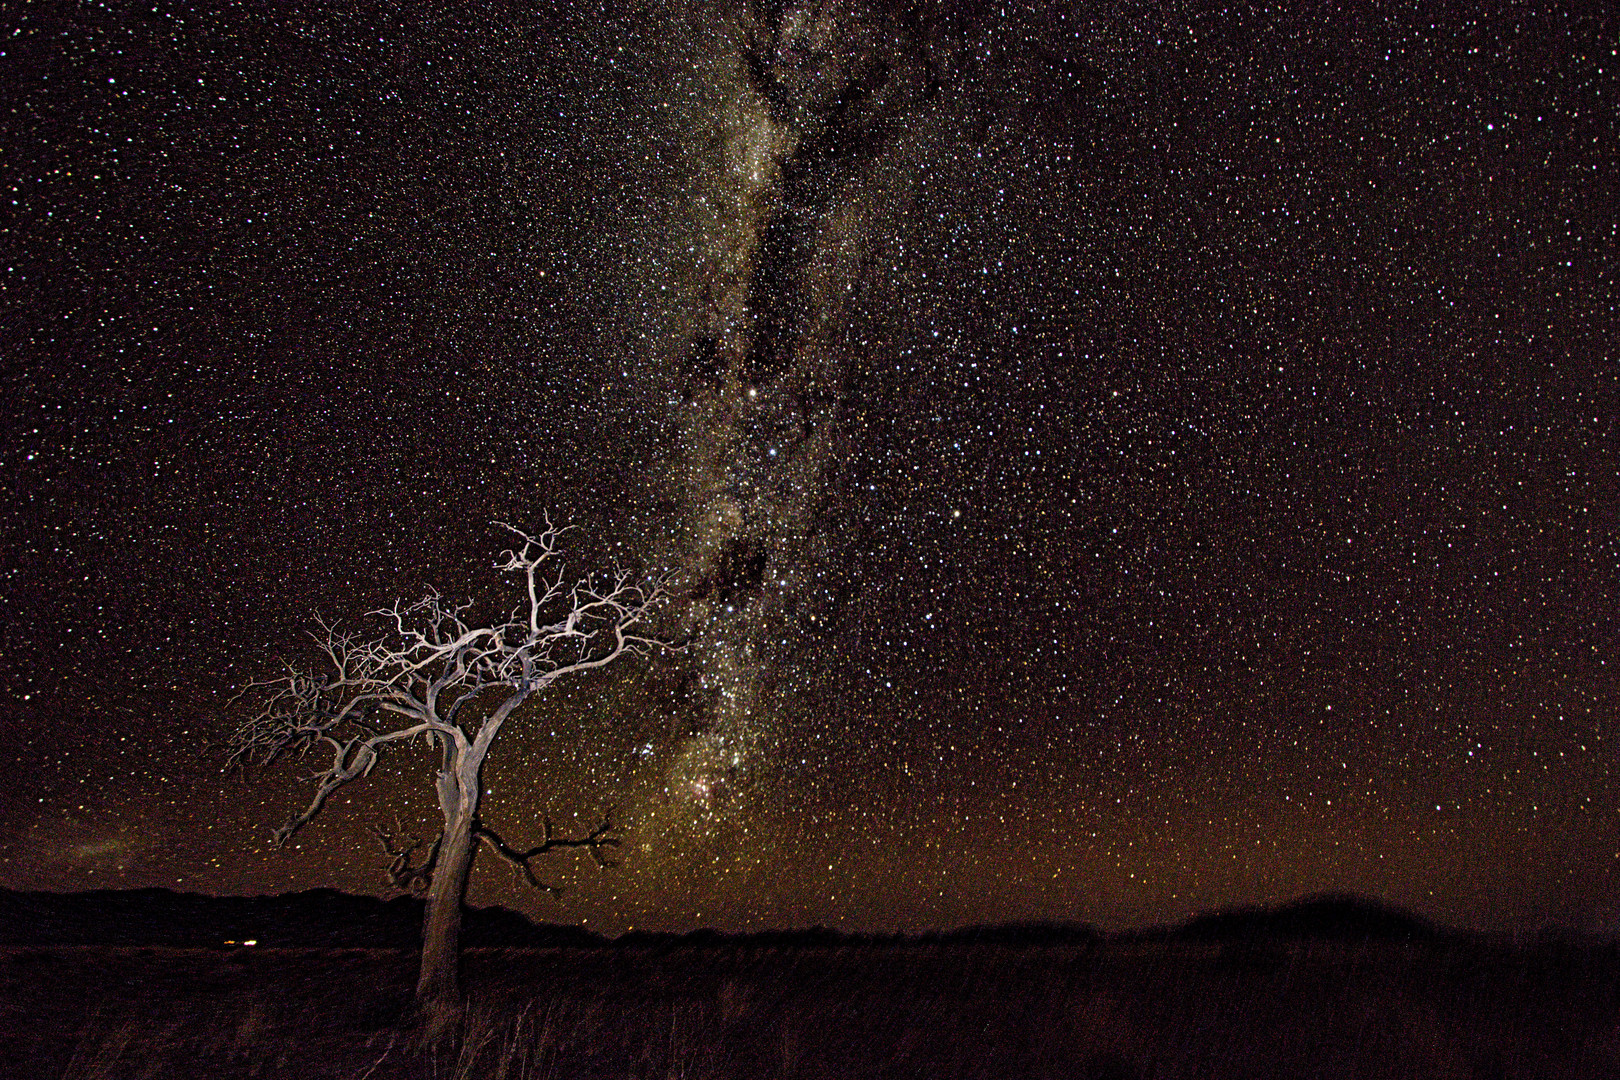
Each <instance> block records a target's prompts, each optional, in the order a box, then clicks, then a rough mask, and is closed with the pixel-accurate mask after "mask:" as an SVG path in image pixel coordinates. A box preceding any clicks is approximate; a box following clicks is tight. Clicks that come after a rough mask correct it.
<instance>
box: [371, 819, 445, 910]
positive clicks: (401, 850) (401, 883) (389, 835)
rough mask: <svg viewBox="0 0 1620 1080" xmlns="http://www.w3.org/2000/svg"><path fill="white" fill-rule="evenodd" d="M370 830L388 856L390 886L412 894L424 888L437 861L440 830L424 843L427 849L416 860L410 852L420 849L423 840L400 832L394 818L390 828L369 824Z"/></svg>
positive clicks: (441, 838)
mask: <svg viewBox="0 0 1620 1080" xmlns="http://www.w3.org/2000/svg"><path fill="white" fill-rule="evenodd" d="M371 832H372V835H374V836H376V838H377V839H378V840H379V841H381V842H382V846H383V850H384V851H386V852H387V853H388V854H389V856H390V857H391V861H390V862H389V864H388V870H387V873H388V880H389V881H390V882H391V883H392V884H393V886H394V888H396V889H400V890H403V891H405V892H408V893H410V894H412V895H413V896H420V895H422V894H423V893H425V892H427V889H428V886H429V885H431V884H432V883H433V868H434V866H436V865H437V864H438V862H439V845H440V843H441V842H442V841H443V840H444V834H443V833H440V834H439V835H438V836H435V837H434V838H433V842H432V843H431V844H426V847H427V852H426V854H425V855H424V856H423V859H422V861H421V862H420V863H418V862H416V861H415V860H414V859H413V858H412V856H414V855H415V854H416V853H417V852H418V851H420V850H421V849H422V847H423V846H424V844H425V841H423V840H422V839H420V838H419V837H415V836H402V835H401V834H402V833H403V832H404V829H403V828H401V827H400V824H399V822H398V821H397V820H396V821H395V822H394V827H393V828H392V829H384V828H382V827H381V826H378V825H373V826H372V828H371ZM402 840H403V841H405V842H406V843H405V846H403V847H402V846H400V845H401V841H402Z"/></svg>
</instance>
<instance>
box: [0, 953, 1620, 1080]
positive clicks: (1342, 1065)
mask: <svg viewBox="0 0 1620 1080" xmlns="http://www.w3.org/2000/svg"><path fill="white" fill-rule="evenodd" d="M466 974H467V984H468V986H469V987H470V988H471V996H472V1006H471V1008H470V1010H469V1012H468V1015H467V1019H466V1022H465V1025H464V1039H463V1043H462V1046H461V1047H460V1048H459V1050H457V1051H454V1052H451V1053H448V1054H445V1055H443V1056H441V1057H440V1059H438V1060H425V1059H418V1058H413V1057H412V1056H411V1055H410V1054H409V1053H407V1052H406V1050H405V1049H404V1045H405V1043H404V1040H403V1038H402V1037H401V1036H399V1035H397V1034H396V1032H395V1025H396V1023H397V1021H398V1020H399V1018H400V1016H401V1014H402V1012H403V1010H404V1008H405V1006H406V1004H407V1002H408V1000H409V995H410V992H411V988H412V985H413V981H414V977H415V956H414V955H413V954H412V953H411V952H410V951H409V950H396V949H376V950H367V949H283V948H263V947H259V948H241V949H235V950H223V949H173V948H130V947H120V948H94V947H33V948H17V947H13V948H7V949H4V950H0V1031H3V1032H4V1034H3V1035H0V1075H4V1076H7V1077H49V1078H70V1077H71V1078H88V1077H97V1078H103V1077H106V1078H111V1077H173V1076H209V1077H236V1076H240V1077H298V1078H308V1077H354V1078H360V1077H373V1078H378V1080H382V1078H386V1077H511V1078H519V1077H532V1078H539V1077H550V1078H576V1077H577V1078H586V1077H590V1078H598V1077H600V1078H608V1077H612V1078H615V1080H621V1078H627V1077H635V1078H649V1080H650V1078H654V1077H656V1078H657V1080H669V1078H673V1077H683V1078H698V1077H713V1078H717V1080H718V1078H733V1077H735V1078H739V1080H741V1078H747V1080H764V1078H774V1077H782V1078H788V1077H800V1078H812V1077H815V1078H824V1077H840V1078H841V1077H897V1078H898V1077H919V1078H922V1077H926V1078H930V1080H934V1078H946V1077H1013V1078H1016V1077H1054V1078H1055V1077H1078V1078H1086V1077H1090V1078H1096V1080H1102V1078H1108V1080H1114V1078H1121V1080H1123V1078H1127V1077H1142V1078H1145V1077H1156V1078H1171V1077H1176V1078H1180V1077H1186V1078H1194V1077H1197V1078H1211V1080H1214V1078H1224V1077H1231V1078H1234V1080H1236V1078H1243V1080H1260V1078H1266V1077H1278V1078H1283V1077H1287V1078H1290V1080H1293V1078H1301V1077H1344V1078H1346V1080H1350V1078H1355V1080H1368V1078H1378V1077H1392V1078H1393V1077H1401V1078H1427V1077H1436V1078H1438V1077H1446V1078H1458V1080H1462V1078H1478V1080H1496V1078H1507V1077H1514V1078H1519V1077H1522V1078H1526V1080H1556V1078H1563V1077H1582V1078H1585V1077H1611V1076H1620V964H1617V961H1616V953H1615V952H1614V950H1613V949H1612V948H1610V947H1603V948H1597V947H1575V946H1573V945H1555V944H1543V945H1538V946H1534V947H1525V948H1517V949H1515V948H1510V947H1507V946H1505V945H1503V946H1490V945H1482V944H1477V943H1476V944H1474V945H1471V946H1464V945H1461V944H1458V943H1457V942H1450V943H1447V942H1416V943H1413V942H1407V943H1400V942H1389V941H1378V942H1362V943H1347V942H1331V941H1280V940H1274V941H1262V940H1245V941H1229V942H1227V943H1224V944H1222V943H1199V942H1189V941H1185V940H1174V939H1160V940H1144V939H1137V940H1117V939H1116V940H1109V941H1097V942H1092V943H1089V944H1088V943H1084V942H1071V943H1068V944H1054V945H1040V944H1036V943H1029V944H998V943H984V942H977V943H976V942H974V941H971V940H966V939H958V940H949V941H942V942H936V943H931V944H930V943H918V942H909V943H890V944H883V943H864V944H841V945H827V946H815V945H800V946H779V947H770V946H761V945H751V944H746V943H737V942H718V943H714V944H708V945H692V944H664V945H657V944H646V945H636V946H620V947H611V946H609V947H597V948H565V949H475V950H471V951H470V952H469V953H468V955H467V963H466Z"/></svg>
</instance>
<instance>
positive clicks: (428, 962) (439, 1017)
mask: <svg viewBox="0 0 1620 1080" xmlns="http://www.w3.org/2000/svg"><path fill="white" fill-rule="evenodd" d="M474 820H475V814H474V812H473V810H472V809H471V808H469V807H466V806H459V807H457V808H456V812H455V814H454V815H453V816H449V817H447V820H446V821H445V827H444V839H443V840H442V841H441V843H440V846H439V857H438V861H437V863H436V864H435V865H434V867H433V881H432V884H431V885H430V887H429V889H428V899H427V911H426V913H425V915H424V918H423V924H422V971H421V974H420V976H419V977H418V978H417V982H416V1007H417V1011H418V1013H419V1014H420V1016H421V1020H422V1024H423V1037H424V1039H425V1040H426V1041H429V1042H436V1041H438V1040H439V1039H440V1038H442V1037H443V1036H444V1035H446V1034H449V1033H450V1031H452V1030H454V1028H455V1025H456V1023H457V1021H458V1020H459V1019H460V1017H461V908H462V904H463V903H464V902H465V901H466V898H467V874H468V871H470V870H471V869H472V861H473V855H475V854H476V853H477V848H476V843H477V840H476V838H475V837H474V836H473V832H472V826H473V821H474Z"/></svg>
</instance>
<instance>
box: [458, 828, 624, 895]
mask: <svg viewBox="0 0 1620 1080" xmlns="http://www.w3.org/2000/svg"><path fill="white" fill-rule="evenodd" d="M473 831H474V833H475V834H476V835H477V837H478V839H480V840H482V841H483V842H484V843H485V844H487V845H489V848H490V850H492V851H494V852H495V853H496V854H497V855H499V856H500V857H501V858H503V859H505V860H506V861H507V862H509V863H511V864H512V865H513V866H515V867H517V868H518V869H519V870H521V871H522V872H523V877H524V879H525V880H527V881H528V883H529V884H530V885H532V886H534V887H535V888H537V889H542V890H544V891H545V892H551V893H555V892H561V891H562V890H560V889H558V888H557V887H556V886H554V885H547V884H545V883H544V882H542V881H541V880H540V879H539V878H537V877H535V876H534V867H533V866H532V865H530V863H531V861H532V860H533V859H536V858H538V857H539V856H541V855H544V854H545V853H546V852H548V851H556V850H558V849H559V848H586V849H588V850H589V851H590V853H591V858H592V859H594V860H595V861H596V865H598V866H601V867H612V866H617V865H618V863H615V862H610V861H609V860H608V859H607V858H606V857H605V856H604V855H603V854H602V849H603V848H610V847H618V846H619V838H618V837H617V836H614V835H612V834H613V832H614V831H615V830H614V826H613V811H612V810H609V811H608V812H607V814H606V815H604V816H603V818H602V823H601V824H600V825H598V826H597V827H596V828H595V829H593V830H591V831H590V832H589V833H587V834H586V835H584V836H581V837H575V838H569V837H560V836H557V835H555V826H553V825H552V823H551V819H550V818H546V820H545V833H544V839H543V840H541V842H540V843H539V844H536V845H535V846H534V847H532V848H529V849H528V850H527V851H518V850H517V849H516V848H513V847H511V846H509V845H508V844H507V843H506V841H505V840H502V839H501V837H500V834H499V833H497V832H496V831H495V830H494V829H491V828H490V827H489V826H488V825H485V824H484V823H483V822H481V821H480V822H478V823H477V825H475V826H474V830H473Z"/></svg>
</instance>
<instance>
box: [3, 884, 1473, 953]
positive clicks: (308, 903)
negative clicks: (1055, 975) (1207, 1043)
mask: <svg viewBox="0 0 1620 1080" xmlns="http://www.w3.org/2000/svg"><path fill="white" fill-rule="evenodd" d="M422 910H423V901H422V900H420V899H418V898H415V897H409V896H401V897H396V898H394V899H392V900H379V899H377V898H376V897H372V896H355V895H351V894H349V893H343V892H338V891H337V890H335V889H310V890H308V891H306V892H296V893H285V894H282V895H279V896H202V895H199V894H197V893H183V892H174V891H172V890H169V889H133V890H125V891H115V890H102V891H96V892H80V893H49V892H16V891H13V890H10V889H0V946H58V945H90V946H121V947H131V946H135V947H163V948H214V947H220V946H224V945H227V944H230V943H234V942H242V941H248V940H251V941H255V942H257V943H258V944H259V945H261V946H268V947H282V948H393V949H415V948H419V947H420V946H421V941H422V937H421V928H422ZM1457 935H1458V932H1457V931H1453V930H1448V929H1446V928H1443V927H1441V926H1438V925H1437V924H1435V923H1432V922H1429V921H1428V920H1427V919H1424V918H1422V917H1420V916H1418V915H1414V914H1412V913H1410V912H1407V911H1403V910H1401V909H1399V908H1395V907H1391V906H1389V905H1387V904H1383V903H1380V902H1378V901H1375V900H1369V899H1367V898H1365V897H1360V896H1355V895H1353V894H1347V893H1324V894H1319V895H1316V896H1308V897H1305V898H1304V899H1301V900H1296V901H1294V902H1293V903H1290V904H1285V905H1283V906H1281V907H1270V908H1263V907H1238V908H1228V909H1225V910H1222V911H1216V912H1212V913H1209V914H1204V915H1199V916H1197V917H1195V918H1193V919H1190V920H1189V921H1187V922H1185V923H1182V924H1181V925H1179V926H1175V927H1168V928H1156V929H1152V930H1141V931H1127V932H1125V933H1122V934H1107V935H1105V934H1103V933H1102V932H1101V931H1099V930H1097V929H1096V928H1095V927H1092V926H1089V925H1086V924H1083V923H1050V922H1044V923H1010V924H1003V925H999V926H969V927H963V928H961V929H957V930H948V931H933V932H930V933H926V934H923V935H921V936H906V935H898V934H891V935H873V934H860V933H855V934H848V933H844V932H842V931H839V930H830V929H827V928H825V927H820V926H816V927H811V928H809V929H798V930H772V931H764V932H755V933H723V932H720V931H717V930H711V929H701V930H694V931H691V932H689V933H685V934H677V933H668V932H648V931H634V932H632V933H629V934H626V935H624V936H623V937H621V938H619V939H618V940H617V944H618V945H621V946H626V947H641V948H648V947H651V948H672V947H683V948H708V947H737V946H759V947H771V948H810V947H830V946H882V945H894V944H906V943H916V944H925V945H957V944H962V945H1006V946H1022V947H1040V946H1058V945H1062V946H1076V945H1095V944H1098V943H1101V942H1104V941H1107V940H1122V941H1181V942H1198V943H1228V942H1249V941H1261V942H1263V941H1299V940H1321V941H1339V942H1413V943H1433V942H1439V941H1443V940H1449V939H1451V938H1454V937H1456V936H1457ZM461 941H462V944H463V945H464V946H466V947H468V948H563V947H582V948H591V947H599V946H604V945H611V944H615V942H613V941H611V940H610V939H608V938H605V937H603V936H601V935H600V934H594V933H592V932H590V931H588V930H583V929H580V928H579V927H574V926H558V925H555V924H551V923H543V924H536V923H534V922H531V921H530V920H529V919H528V918H526V917H525V916H523V915H522V914H520V913H518V912H516V911H512V910H510V909H508V908H503V907H490V908H473V907H469V908H467V909H466V912H465V914H464V916H463V919H462V929H461Z"/></svg>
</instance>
